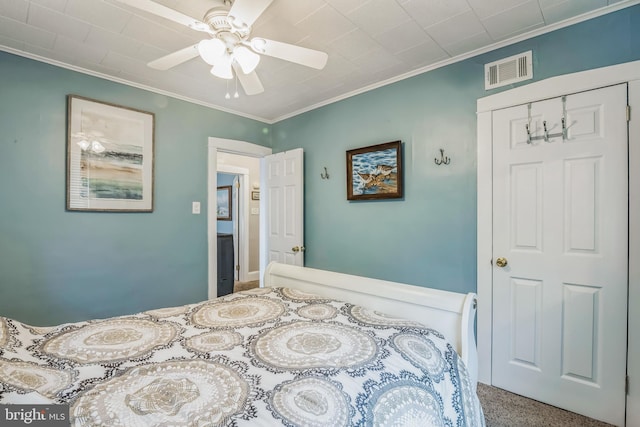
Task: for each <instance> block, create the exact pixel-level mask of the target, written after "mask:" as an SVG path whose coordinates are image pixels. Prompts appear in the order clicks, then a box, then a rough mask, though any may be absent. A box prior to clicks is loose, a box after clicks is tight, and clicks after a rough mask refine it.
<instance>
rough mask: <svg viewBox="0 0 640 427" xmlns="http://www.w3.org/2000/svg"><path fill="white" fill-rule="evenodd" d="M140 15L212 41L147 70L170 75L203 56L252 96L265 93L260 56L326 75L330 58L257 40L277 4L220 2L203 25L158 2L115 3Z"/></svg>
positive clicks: (245, 0)
mask: <svg viewBox="0 0 640 427" xmlns="http://www.w3.org/2000/svg"><path fill="white" fill-rule="evenodd" d="M115 1H117V2H119V3H123V4H126V5H128V6H132V7H134V8H136V9H139V10H142V11H146V12H149V13H152V14H154V15H157V16H160V17H162V18H165V19H168V20H170V21H173V22H176V23H178V24H182V25H185V26H187V27H189V28H191V29H192V30H195V31H201V32H204V33H207V34H208V35H209V37H208V38H206V39H203V40H201V41H200V42H199V43H196V44H195V45H192V46H187V47H185V48H184V49H180V50H178V51H176V52H173V53H170V54H168V55H166V56H163V57H161V58H158V59H156V60H154V61H151V62H149V64H147V65H148V66H149V67H151V68H154V69H156V70H168V69H169V68H172V67H175V66H176V65H179V64H182V63H183V62H186V61H189V60H191V59H193V58H196V57H198V56H200V57H201V58H202V59H203V60H204V61H205V62H206V63H207V64H209V65H211V66H212V68H211V74H213V75H214V76H216V77H220V78H222V79H233V78H234V76H235V77H237V79H238V80H239V81H240V84H241V85H242V87H243V89H244V91H245V93H246V94H247V95H256V94H259V93H262V92H264V87H263V86H262V82H261V81H260V79H259V78H258V75H257V74H256V72H255V69H256V67H257V65H258V63H259V62H260V55H267V56H272V57H274V58H279V59H283V60H285V61H290V62H294V63H296V64H300V65H305V66H307V67H311V68H315V69H318V70H321V69H323V68H324V66H325V64H326V63H327V54H326V53H325V52H320V51H317V50H313V49H308V48H305V47H302V46H296V45H292V44H288V43H283V42H279V41H275V40H269V39H265V38H262V37H253V38H250V36H251V26H252V25H253V23H254V22H255V21H256V20H257V19H258V18H259V17H260V15H261V14H262V12H264V11H265V9H266V8H267V7H268V6H269V5H270V4H271V3H272V2H273V0H215V2H216V3H218V4H217V5H216V6H214V7H213V8H211V9H209V10H208V11H207V12H206V13H205V15H204V17H203V20H202V21H199V20H197V19H194V18H192V17H190V16H187V15H185V14H183V13H181V12H178V11H177V10H174V9H171V8H169V7H166V6H163V5H161V4H159V3H156V2H154V1H152V0H115Z"/></svg>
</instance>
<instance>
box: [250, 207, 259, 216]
mask: <svg viewBox="0 0 640 427" xmlns="http://www.w3.org/2000/svg"><path fill="white" fill-rule="evenodd" d="M251 215H260V208H251Z"/></svg>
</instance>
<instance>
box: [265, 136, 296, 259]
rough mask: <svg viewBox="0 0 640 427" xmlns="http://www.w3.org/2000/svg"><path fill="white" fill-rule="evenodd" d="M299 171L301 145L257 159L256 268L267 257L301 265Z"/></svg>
mask: <svg viewBox="0 0 640 427" xmlns="http://www.w3.org/2000/svg"><path fill="white" fill-rule="evenodd" d="M303 173H304V171H303V151H302V149H301V148H296V149H295V150H290V151H285V152H282V153H276V154H272V155H269V156H266V157H264V158H263V159H262V160H261V164H260V174H261V179H260V181H261V184H260V188H261V190H260V193H261V194H260V210H261V211H262V212H263V213H265V215H261V217H260V220H261V223H260V228H261V229H262V230H264V231H263V232H261V235H262V236H263V237H264V238H263V239H260V246H261V250H260V254H261V256H260V264H261V265H260V271H264V269H265V267H266V265H267V264H268V263H269V262H271V261H278V262H282V263H285V264H292V265H299V266H302V265H304V221H303V218H304V197H303V194H304V189H303V185H304V182H303Z"/></svg>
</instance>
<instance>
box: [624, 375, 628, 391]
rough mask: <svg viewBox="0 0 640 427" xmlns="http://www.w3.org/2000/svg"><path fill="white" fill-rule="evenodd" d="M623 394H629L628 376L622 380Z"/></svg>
mask: <svg viewBox="0 0 640 427" xmlns="http://www.w3.org/2000/svg"><path fill="white" fill-rule="evenodd" d="M624 394H629V375H627V376H626V377H625V379H624Z"/></svg>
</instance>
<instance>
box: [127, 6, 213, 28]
mask: <svg viewBox="0 0 640 427" xmlns="http://www.w3.org/2000/svg"><path fill="white" fill-rule="evenodd" d="M115 1H116V2H118V3H122V4H126V5H128V6H131V7H134V8H136V9H140V10H143V11H145V12H149V13H152V14H154V15H157V16H160V17H162V18H165V19H168V20H169V21H173V22H177V23H178V24H182V25H184V26H187V27H189V28H191V29H193V30H196V31H204V32H208V31H209V26H208V25H207V24H205V23H204V22H202V21H199V20H197V19H194V18H192V17H190V16H187V15H185V14H183V13H181V12H178V11H177V10H173V9H171V8H168V7H166V6H163V5H161V4H159V3H156V2H154V1H151V0H115Z"/></svg>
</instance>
